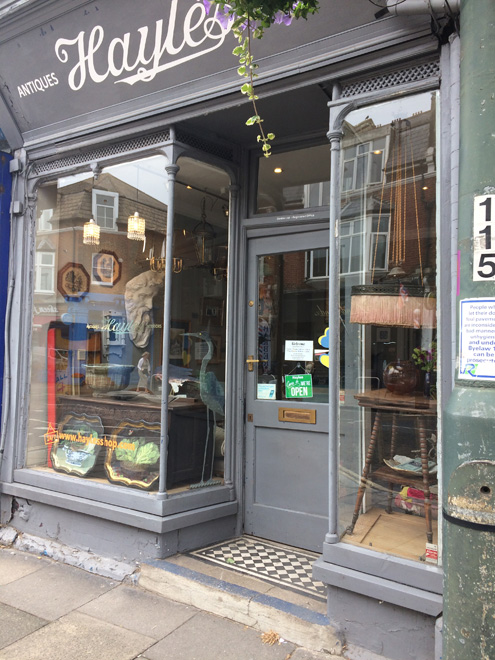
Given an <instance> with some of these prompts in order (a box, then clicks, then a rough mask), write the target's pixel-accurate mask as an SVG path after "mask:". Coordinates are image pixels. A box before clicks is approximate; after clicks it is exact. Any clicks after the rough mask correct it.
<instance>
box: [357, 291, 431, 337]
mask: <svg viewBox="0 0 495 660" xmlns="http://www.w3.org/2000/svg"><path fill="white" fill-rule="evenodd" d="M350 320H351V323H364V324H366V325H379V326H389V327H390V326H395V327H402V328H436V326H437V314H436V299H435V293H434V292H433V291H431V290H429V291H428V290H427V289H426V288H425V287H424V286H418V285H414V284H407V285H406V284H403V283H401V282H383V283H381V284H380V283H379V284H364V285H358V286H353V287H352V289H351V319H350Z"/></svg>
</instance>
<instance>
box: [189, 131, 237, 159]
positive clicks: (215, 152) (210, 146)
mask: <svg viewBox="0 0 495 660" xmlns="http://www.w3.org/2000/svg"><path fill="white" fill-rule="evenodd" d="M176 136H177V141H178V142H182V143H184V144H187V145H189V146H190V147H194V148H195V149H198V150H199V151H204V152H206V153H208V154H211V155H212V156H218V158H222V159H223V160H229V161H233V160H234V150H233V148H232V147H229V146H227V145H225V144H222V143H220V142H213V141H211V140H208V139H205V138H202V137H199V136H197V135H189V134H188V133H183V132H182V131H180V130H178V131H177V132H176Z"/></svg>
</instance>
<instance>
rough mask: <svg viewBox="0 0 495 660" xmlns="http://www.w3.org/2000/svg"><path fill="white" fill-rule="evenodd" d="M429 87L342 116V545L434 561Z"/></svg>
mask: <svg viewBox="0 0 495 660" xmlns="http://www.w3.org/2000/svg"><path fill="white" fill-rule="evenodd" d="M435 106H436V94H435V93H432V94H430V93H425V94H421V95H417V96H411V97H406V98H404V99H401V100H397V101H393V102H389V103H383V104H380V105H376V106H372V107H366V108H365V109H363V110H355V111H353V112H352V113H351V114H349V115H348V116H347V118H346V121H345V122H344V137H343V142H342V173H343V175H342V180H341V181H342V186H341V258H340V263H341V274H340V291H341V303H340V304H341V321H342V325H341V364H340V377H341V395H340V402H341V405H340V413H341V414H340V438H341V442H340V523H341V531H342V534H343V537H342V538H343V541H345V542H347V543H352V544H355V545H361V546H365V547H367V548H372V549H374V550H377V551H381V552H386V553H389V554H395V555H399V556H402V557H407V558H409V559H416V560H422V561H432V562H436V561H437V556H438V554H437V551H438V537H437V518H438V472H437V470H438V468H437V442H438V433H437V386H436V375H437V336H436V325H437V320H436V207H435V194H436V190H435V189H436V179H437V172H436V134H435Z"/></svg>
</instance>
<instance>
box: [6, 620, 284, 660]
mask: <svg viewBox="0 0 495 660" xmlns="http://www.w3.org/2000/svg"><path fill="white" fill-rule="evenodd" d="M294 650H295V646H294V645H293V644H290V643H287V642H286V643H282V644H274V645H273V646H270V645H268V644H264V643H263V642H262V639H261V634H260V633H259V632H257V631H255V630H253V629H252V628H249V627H247V626H243V625H241V624H238V623H234V622H233V621H228V620H227V619H222V618H220V617H216V616H214V615H213V614H206V613H204V612H200V613H198V614H196V616H194V617H193V618H191V619H189V621H187V622H186V623H184V625H183V626H181V627H180V628H178V629H177V630H175V631H174V632H172V633H171V634H170V635H168V636H167V637H165V639H162V640H161V641H160V642H158V643H157V644H155V645H154V646H152V647H151V648H149V649H148V650H147V651H146V654H145V657H146V658H148V659H149V660H164V659H165V658H170V659H172V658H173V660H285V659H286V658H287V656H290V655H291V653H292V652H293V651H294ZM0 658H1V656H0ZM140 660H141V659H140Z"/></svg>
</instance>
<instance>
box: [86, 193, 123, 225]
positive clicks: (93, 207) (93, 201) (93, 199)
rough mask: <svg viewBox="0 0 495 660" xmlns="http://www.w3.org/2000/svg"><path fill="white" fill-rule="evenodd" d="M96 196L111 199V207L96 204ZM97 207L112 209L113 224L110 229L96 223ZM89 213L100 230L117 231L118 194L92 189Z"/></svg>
mask: <svg viewBox="0 0 495 660" xmlns="http://www.w3.org/2000/svg"><path fill="white" fill-rule="evenodd" d="M97 195H104V196H105V197H111V198H112V199H113V205H112V207H110V205H105V204H98V202H97V199H96V198H97ZM99 207H102V208H113V217H112V220H113V223H112V226H111V227H108V226H106V225H102V224H100V222H99V221H98V208H99ZM91 213H92V214H93V219H94V221H95V222H96V224H97V225H99V226H100V227H101V228H102V229H106V230H107V231H117V218H118V217H119V193H117V192H110V191H108V190H100V189H99V188H93V190H92V191H91Z"/></svg>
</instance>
